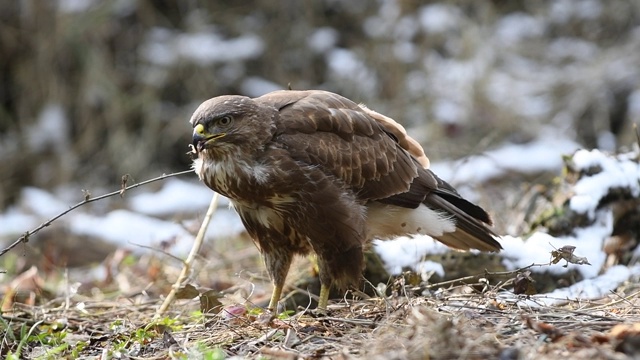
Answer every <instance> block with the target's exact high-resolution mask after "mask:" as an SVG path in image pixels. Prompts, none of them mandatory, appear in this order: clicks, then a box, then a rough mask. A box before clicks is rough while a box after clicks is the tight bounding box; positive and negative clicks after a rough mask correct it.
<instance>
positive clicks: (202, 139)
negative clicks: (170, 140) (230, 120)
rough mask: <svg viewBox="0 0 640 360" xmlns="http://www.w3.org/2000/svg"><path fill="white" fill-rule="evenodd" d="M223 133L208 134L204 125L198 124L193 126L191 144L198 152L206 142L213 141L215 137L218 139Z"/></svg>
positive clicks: (204, 146) (203, 147)
mask: <svg viewBox="0 0 640 360" xmlns="http://www.w3.org/2000/svg"><path fill="white" fill-rule="evenodd" d="M225 135H226V134H225V133H218V134H213V135H212V134H208V133H207V132H206V131H205V129H204V125H202V124H198V125H196V127H194V128H193V138H192V142H191V144H192V145H193V147H194V148H195V150H196V152H200V151H202V150H204V149H205V148H206V146H207V144H208V143H210V142H213V141H215V140H216V139H220V138H221V137H223V136H225Z"/></svg>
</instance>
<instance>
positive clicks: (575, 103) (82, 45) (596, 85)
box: [0, 0, 640, 209]
mask: <svg viewBox="0 0 640 360" xmlns="http://www.w3.org/2000/svg"><path fill="white" fill-rule="evenodd" d="M0 77H1V82H0V209H5V208H7V207H8V206H9V205H11V204H13V203H15V201H16V198H17V196H18V195H19V194H20V189H21V188H23V187H25V186H36V187H39V188H44V189H53V188H56V187H57V186H60V185H69V184H74V185H77V186H78V187H79V188H86V187H96V186H108V187H115V188H117V187H118V186H119V181H120V177H121V176H122V175H123V174H130V175H131V176H132V177H133V178H134V179H135V180H136V181H140V180H144V179H146V178H149V177H152V176H157V175H159V174H161V173H169V172H172V171H177V170H183V169H186V168H188V167H189V166H190V159H189V156H188V155H186V152H187V150H188V149H187V144H188V143H189V139H190V134H191V129H190V126H189V124H188V123H187V121H188V119H189V117H190V115H191V113H192V112H193V110H194V109H195V108H196V107H197V105H198V104H199V103H200V102H201V101H203V100H205V99H207V98H210V97H214V96H217V95H222V94H244V95H248V96H259V95H261V94H263V93H266V92H269V91H271V90H275V89H283V88H287V86H290V87H291V88H293V89H326V90H330V91H334V92H337V93H340V94H342V95H345V96H347V97H349V98H351V99H353V100H354V101H357V102H363V103H365V104H367V105H368V106H369V107H371V108H373V109H375V110H376V111H378V112H381V113H384V114H387V115H389V116H391V117H393V118H394V119H396V120H398V121H399V122H401V123H402V124H404V125H405V126H406V127H407V128H409V131H410V133H411V134H413V135H414V137H416V138H417V139H418V140H419V141H420V142H421V143H422V144H423V146H425V148H426V150H427V154H428V155H429V156H430V157H431V158H432V160H436V161H437V160H443V159H445V158H458V157H461V156H465V155H469V154H473V153H476V154H477V153H481V152H483V151H485V150H487V149H491V148H492V147H495V146H496V145H498V144H501V143H504V142H505V141H508V142H512V143H526V142H527V141H530V140H531V139H533V138H535V137H536V136H537V135H538V134H539V133H540V131H541V129H543V128H547V129H548V128H552V129H553V131H551V132H547V134H551V135H553V136H559V137H564V138H570V139H573V140H575V141H577V142H578V143H580V144H581V145H582V146H584V147H587V148H594V147H599V148H603V149H606V150H615V149H617V148H619V147H621V146H627V145H629V144H630V143H632V142H634V141H635V135H634V133H633V130H632V127H631V123H632V121H634V120H637V119H638V116H639V114H640V91H639V89H640V2H637V1H624V0H607V1H601V0H559V1H555V0H554V1H473V2H465V1H449V2H446V1H445V2H425V1H403V0H379V1H365V0H354V1H337V0H323V1H268V0H254V1H245V2H242V4H240V3H239V2H235V1H178V0H164V1H144V0H140V1H133V0H116V1H98V0H58V1H49V0H22V1H3V2H2V3H1V4H0Z"/></svg>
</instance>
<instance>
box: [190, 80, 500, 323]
mask: <svg viewBox="0 0 640 360" xmlns="http://www.w3.org/2000/svg"><path fill="white" fill-rule="evenodd" d="M191 124H192V125H193V147H194V152H195V153H196V154H197V158H196V159H195V160H194V169H195V171H196V173H197V174H198V176H199V177H200V179H201V180H202V181H203V182H204V183H205V184H206V185H207V186H208V187H210V188H211V189H213V190H214V191H216V192H218V193H220V194H222V195H224V196H226V197H228V198H229V199H230V201H231V204H232V205H233V207H234V208H235V210H236V211H237V212H238V214H239V215H240V218H241V219H242V222H243V224H244V226H245V228H246V229H247V232H248V233H249V235H250V236H251V238H252V239H253V241H254V242H255V244H256V246H257V247H258V248H259V250H260V252H261V253H262V257H263V259H264V262H265V265H266V267H267V271H268V273H269V276H270V277H271V279H272V281H273V286H274V290H273V294H272V296H271V301H270V302H269V310H272V311H273V310H275V309H276V307H277V304H278V301H279V300H280V296H281V294H282V288H283V286H284V282H285V278H286V276H287V273H288V271H289V266H290V265H291V260H292V258H293V256H294V255H297V254H301V255H302V254H308V253H311V252H313V253H315V254H316V256H317V261H318V268H319V275H320V283H321V290H320V296H319V301H318V308H319V309H326V306H327V301H328V297H329V290H330V288H331V286H332V285H336V286H338V287H339V288H341V289H346V288H348V287H350V286H353V285H357V283H358V282H359V280H360V278H361V274H362V271H363V267H364V256H363V247H364V246H365V245H366V244H367V243H368V242H370V241H371V240H372V239H390V238H394V237H398V236H403V235H408V236H411V235H418V234H424V235H429V236H431V237H433V238H434V239H436V240H438V241H440V242H442V243H444V244H446V245H448V246H450V247H452V248H454V249H458V250H469V249H478V250H482V251H499V250H500V249H501V248H502V247H501V246H500V244H499V243H498V242H497V241H496V239H495V234H494V233H493V232H492V231H491V230H490V229H489V227H488V225H491V218H490V217H489V215H488V214H487V213H486V212H485V211H484V210H483V209H482V208H480V207H479V206H477V205H474V204H472V203H470V202H469V201H467V200H465V199H463V198H462V197H461V196H460V195H459V194H458V192H456V190H455V189H454V188H453V187H452V186H451V185H449V184H447V183H446V182H444V181H443V180H441V179H440V178H438V177H437V176H436V175H435V174H434V173H433V172H431V171H430V170H429V169H428V166H429V160H428V159H427V157H426V156H425V154H424V151H423V150H422V147H421V146H420V145H419V144H418V143H417V142H416V141H415V140H414V139H412V138H411V137H409V136H408V135H407V134H406V132H405V130H404V128H403V127H402V126H401V125H400V124H398V123H397V122H395V121H394V120H392V119H390V118H388V117H386V116H384V115H381V114H379V113H376V112H375V111H372V110H370V109H368V108H367V107H365V106H363V105H358V104H356V103H354V102H353V101H351V100H349V99H346V98H344V97H342V96H340V95H337V94H334V93H330V92H326V91H318V90H310V91H288V90H284V91H275V92H272V93H269V94H266V95H263V96H261V97H258V98H253V99H252V98H248V97H244V96H219V97H215V98H212V99H210V100H207V101H205V102H204V103H202V104H201V105H200V106H199V107H198V109H197V110H196V111H195V113H194V114H193V116H192V117H191Z"/></svg>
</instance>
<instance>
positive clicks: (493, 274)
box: [426, 263, 551, 289]
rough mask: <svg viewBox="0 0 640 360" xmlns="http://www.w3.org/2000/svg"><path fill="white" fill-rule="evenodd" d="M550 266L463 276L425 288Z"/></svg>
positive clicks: (534, 265)
mask: <svg viewBox="0 0 640 360" xmlns="http://www.w3.org/2000/svg"><path fill="white" fill-rule="evenodd" d="M549 265H551V264H535V263H534V264H531V265H527V266H525V267H522V268H519V269H515V270H512V271H495V272H491V271H486V270H485V272H484V273H482V274H476V275H469V276H465V277H461V278H458V279H453V280H447V281H443V282H439V283H436V284H429V285H427V286H426V288H427V289H432V288H434V287H440V286H443V285H450V284H455V283H457V282H463V281H468V280H475V279H478V278H481V277H483V276H511V275H515V274H517V273H519V272H521V271H524V270H527V269H531V268H532V267H542V266H549Z"/></svg>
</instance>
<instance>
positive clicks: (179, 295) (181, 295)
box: [176, 284, 200, 299]
mask: <svg viewBox="0 0 640 360" xmlns="http://www.w3.org/2000/svg"><path fill="white" fill-rule="evenodd" d="M198 295H200V291H198V289H196V287H195V286H193V285H191V284H186V285H185V286H182V287H181V288H180V289H178V291H176V299H193V298H195V297H196V296H198Z"/></svg>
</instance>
